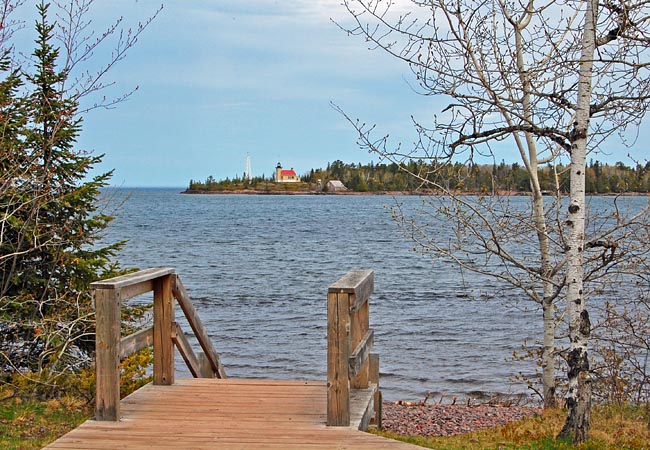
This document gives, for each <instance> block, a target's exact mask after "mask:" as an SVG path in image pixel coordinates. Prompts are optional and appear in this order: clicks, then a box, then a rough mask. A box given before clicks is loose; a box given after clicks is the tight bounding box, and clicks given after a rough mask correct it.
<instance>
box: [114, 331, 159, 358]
mask: <svg viewBox="0 0 650 450" xmlns="http://www.w3.org/2000/svg"><path fill="white" fill-rule="evenodd" d="M152 345H153V327H148V328H145V329H143V330H140V331H136V332H135V333H133V334H129V335H128V336H126V337H123V338H122V339H121V340H120V359H124V358H126V357H127V356H129V355H131V354H132V353H135V352H137V351H139V350H142V349H143V348H145V347H151V346H152Z"/></svg>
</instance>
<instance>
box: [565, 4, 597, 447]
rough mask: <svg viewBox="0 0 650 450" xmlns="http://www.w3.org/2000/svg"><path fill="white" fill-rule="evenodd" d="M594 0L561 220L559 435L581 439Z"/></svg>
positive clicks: (586, 381) (585, 416) (586, 412)
mask: <svg viewBox="0 0 650 450" xmlns="http://www.w3.org/2000/svg"><path fill="white" fill-rule="evenodd" d="M597 14H598V0H588V1H587V10H586V13H585V26H584V32H583V33H584V34H583V39H582V54H581V57H580V69H579V70H580V71H579V79H578V98H577V104H576V116H575V122H574V124H573V130H572V146H571V177H570V180H571V181H570V184H571V187H570V203H569V208H568V215H567V220H566V226H567V228H568V233H567V234H568V236H569V242H568V243H569V249H568V252H567V273H566V276H567V297H566V301H567V312H568V316H569V339H570V347H569V354H568V358H567V364H568V378H569V389H568V392H567V396H566V402H567V407H568V414H567V418H566V422H565V424H564V428H563V429H562V431H561V432H560V436H564V437H569V436H572V437H573V441H574V442H576V443H577V442H582V441H584V440H585V439H587V437H588V435H589V419H590V409H591V379H590V374H589V357H588V348H587V346H588V342H589V334H590V331H591V323H590V321H589V313H588V312H587V307H586V304H585V298H584V295H583V286H582V277H583V253H584V233H585V166H586V147H587V137H588V131H589V108H590V103H591V89H592V70H593V58H594V53H595V49H596V29H595V28H596V23H597V21H596V16H597Z"/></svg>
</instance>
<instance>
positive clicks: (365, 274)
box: [327, 269, 375, 312]
mask: <svg viewBox="0 0 650 450" xmlns="http://www.w3.org/2000/svg"><path fill="white" fill-rule="evenodd" d="M374 289H375V272H374V270H369V269H363V270H351V271H349V272H348V273H346V274H345V275H344V276H342V277H341V278H339V279H338V280H337V281H336V282H335V283H334V284H332V285H331V286H330V287H329V288H328V290H327V292H328V293H332V294H335V293H336V294H339V293H346V294H353V295H354V297H355V299H354V303H353V304H352V305H350V311H351V312H354V311H356V310H358V309H359V308H361V306H362V305H363V304H364V303H365V302H366V301H368V299H369V298H370V295H371V294H372V293H373V291H374Z"/></svg>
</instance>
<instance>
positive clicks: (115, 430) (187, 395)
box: [46, 378, 421, 450]
mask: <svg viewBox="0 0 650 450" xmlns="http://www.w3.org/2000/svg"><path fill="white" fill-rule="evenodd" d="M351 402H353V400H351ZM120 415H121V420H120V421H118V422H111V421H95V420H88V421H87V422H85V423H84V424H82V425H81V426H80V427H79V428H77V429H75V430H73V431H71V432H69V433H68V434H66V435H65V436H63V437H61V438H60V439H58V440H57V441H55V442H53V443H52V444H50V445H49V446H47V447H46V448H47V449H152V448H155V449H172V448H173V449H287V450H291V449H306V450H315V449H326V450H332V449H360V450H363V449H369V450H370V449H371V450H380V449H403V450H407V449H417V448H421V447H417V446H414V445H409V444H404V443H401V442H397V441H393V440H390V439H384V438H381V437H379V436H375V435H372V434H368V433H364V432H361V431H358V430H357V429H355V426H354V425H351V426H350V427H328V426H326V425H325V423H326V420H327V386H326V383H325V382H306V381H277V380H241V379H215V378H196V379H177V380H176V382H175V384H173V385H171V386H162V385H153V384H149V385H147V386H144V387H143V388H141V389H139V390H138V391H136V392H134V393H133V394H131V395H130V396H128V397H126V398H125V399H123V400H122V401H121V405H120Z"/></svg>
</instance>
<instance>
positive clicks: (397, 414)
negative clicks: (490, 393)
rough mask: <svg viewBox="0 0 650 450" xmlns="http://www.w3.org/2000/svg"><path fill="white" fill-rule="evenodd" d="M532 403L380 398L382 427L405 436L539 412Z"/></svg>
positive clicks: (467, 428) (448, 432)
mask: <svg viewBox="0 0 650 450" xmlns="http://www.w3.org/2000/svg"><path fill="white" fill-rule="evenodd" d="M541 411H542V408H540V407H535V406H509V405H507V406H503V405H491V404H477V405H476V406H467V405H449V404H426V403H425V404H409V405H407V404H406V403H405V402H383V415H382V418H383V419H382V420H383V428H384V429H385V430H386V431H390V432H393V433H397V434H402V435H408V436H426V437H433V436H453V435H456V434H464V433H470V432H472V431H476V430H480V429H483V428H492V427H496V426H499V425H504V424H506V423H508V422H513V421H517V420H520V419H523V418H524V417H527V416H531V415H535V414H540V413H541Z"/></svg>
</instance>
